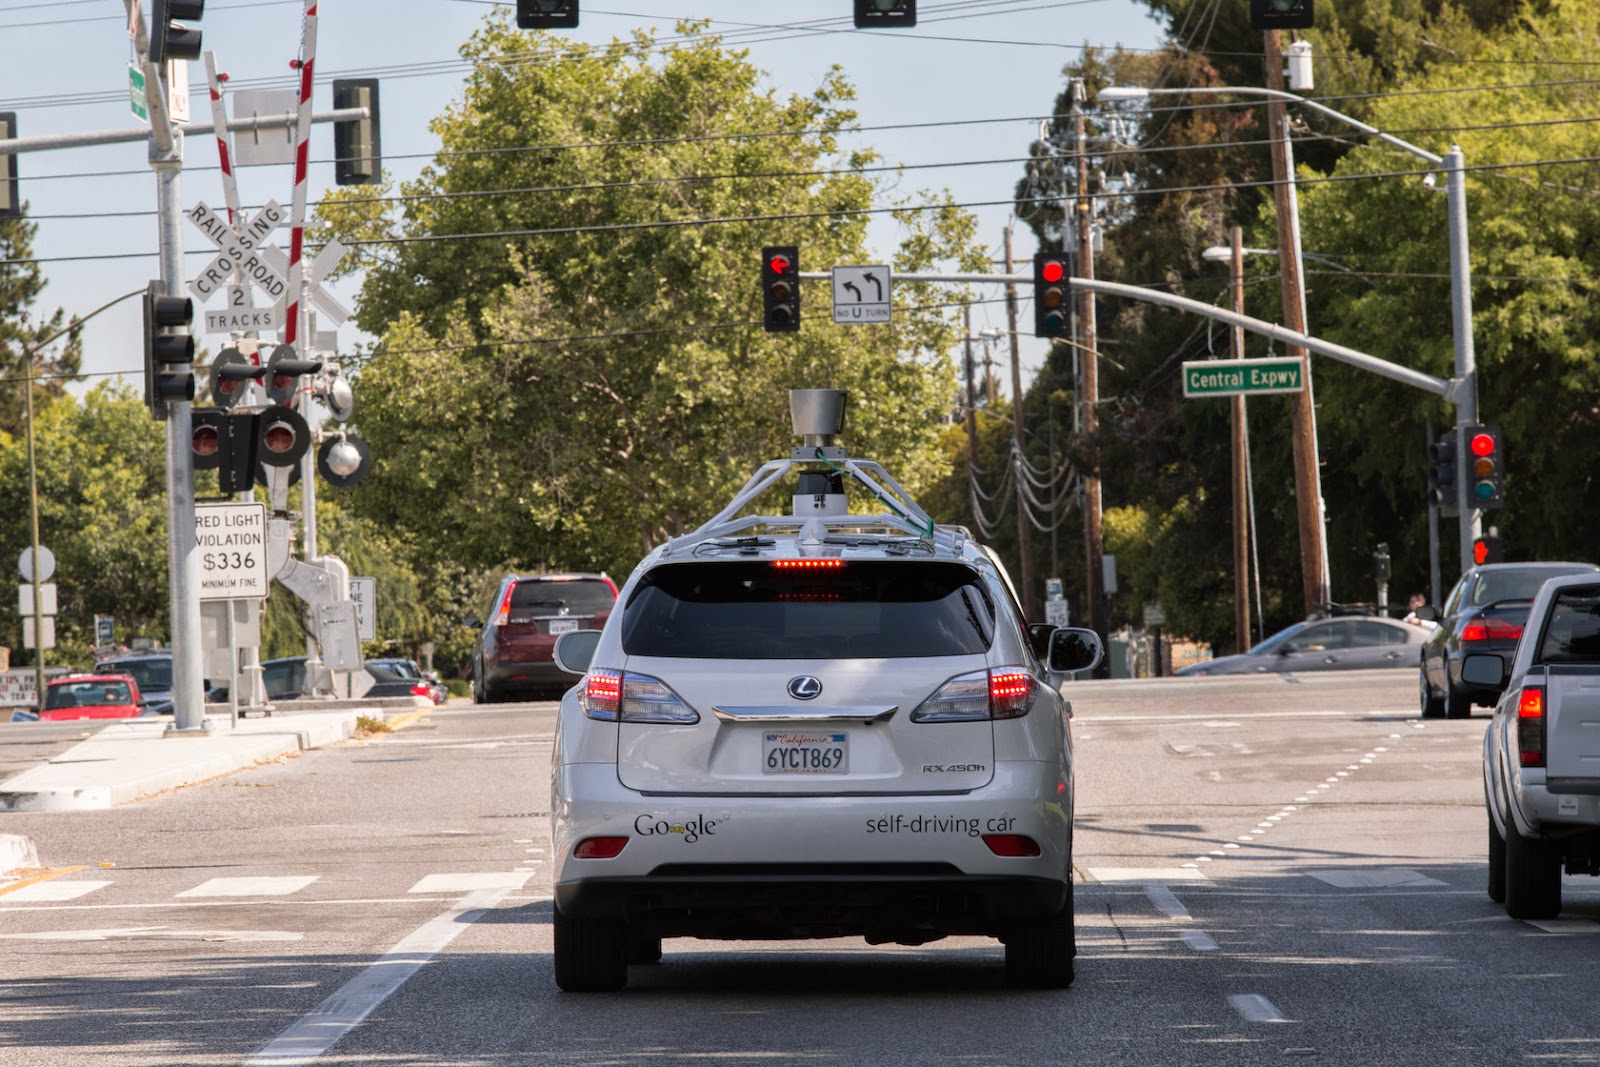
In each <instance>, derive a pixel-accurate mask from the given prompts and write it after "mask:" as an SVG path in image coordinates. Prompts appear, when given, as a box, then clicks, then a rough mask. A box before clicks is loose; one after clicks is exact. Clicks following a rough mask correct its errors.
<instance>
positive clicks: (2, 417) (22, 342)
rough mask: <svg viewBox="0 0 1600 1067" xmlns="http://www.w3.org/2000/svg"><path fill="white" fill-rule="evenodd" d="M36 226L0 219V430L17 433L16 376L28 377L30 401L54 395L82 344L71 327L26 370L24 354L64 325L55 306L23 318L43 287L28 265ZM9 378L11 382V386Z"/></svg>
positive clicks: (22, 405)
mask: <svg viewBox="0 0 1600 1067" xmlns="http://www.w3.org/2000/svg"><path fill="white" fill-rule="evenodd" d="M38 229H39V227H38V224H37V223H33V222H29V221H28V219H27V218H26V217H24V218H20V219H0V377H3V378H4V379H6V380H5V382H4V383H0V430H5V431H9V432H10V433H12V434H16V435H18V436H21V435H22V434H23V433H25V431H26V427H25V426H24V422H25V420H26V414H25V409H26V398H25V396H24V395H23V393H22V386H21V380H22V379H23V378H27V377H32V378H34V405H35V407H36V408H37V407H38V406H39V405H40V403H41V401H42V400H47V399H48V398H50V397H53V396H60V395H61V394H62V393H63V392H65V391H66V386H67V381H68V380H69V379H70V378H71V377H72V376H73V375H75V374H77V372H78V367H79V365H80V363H81V361H82V346H81V344H80V339H79V336H78V332H77V330H76V329H74V330H72V331H70V332H69V333H68V334H67V337H66V342H65V344H62V345H58V346H52V347H50V348H46V349H44V350H42V351H40V352H38V353H36V354H35V355H34V357H33V362H32V367H31V370H32V374H31V375H30V374H29V370H30V368H29V365H28V358H27V356H28V352H29V350H30V349H35V348H39V347H40V342H42V341H43V340H44V339H45V338H47V337H49V336H50V335H51V334H54V333H57V332H58V331H60V330H61V328H62V327H63V326H65V325H67V319H66V312H64V311H62V310H61V309H60V308H57V309H56V311H55V313H54V314H53V315H51V316H50V318H48V319H45V320H42V321H40V322H38V323H30V322H29V321H28V313H29V311H30V310H31V309H32V308H33V306H34V304H35V303H36V302H37V301H38V299H39V295H40V293H42V292H43V291H44V287H45V280H44V272H43V271H42V270H41V269H40V268H39V264H37V263H30V262H28V260H29V259H30V258H31V257H32V256H33V237H34V234H35V233H36V232H38ZM13 382H15V383H17V384H15V385H13V384H12V383H13Z"/></svg>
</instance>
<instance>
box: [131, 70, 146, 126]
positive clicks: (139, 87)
mask: <svg viewBox="0 0 1600 1067" xmlns="http://www.w3.org/2000/svg"><path fill="white" fill-rule="evenodd" d="M128 103H129V104H131V105H132V106H133V113H134V114H135V115H138V116H139V117H140V118H141V119H144V120H145V121H146V122H149V121H150V105H149V104H148V103H146V101H145V95H144V72H143V71H141V70H140V69H139V68H138V67H135V66H131V65H130V66H129V67H128Z"/></svg>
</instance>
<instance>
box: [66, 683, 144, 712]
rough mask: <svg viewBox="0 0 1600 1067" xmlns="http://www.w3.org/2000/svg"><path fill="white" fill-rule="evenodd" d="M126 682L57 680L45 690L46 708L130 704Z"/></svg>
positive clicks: (131, 696) (130, 696)
mask: <svg viewBox="0 0 1600 1067" xmlns="http://www.w3.org/2000/svg"><path fill="white" fill-rule="evenodd" d="M132 703H133V694H132V693H130V692H129V691H128V683H127V682H57V683H56V684H55V685H52V686H51V687H50V688H49V689H47V690H45V694H44V706H45V707H46V708H93V707H99V706H100V705H102V704H132Z"/></svg>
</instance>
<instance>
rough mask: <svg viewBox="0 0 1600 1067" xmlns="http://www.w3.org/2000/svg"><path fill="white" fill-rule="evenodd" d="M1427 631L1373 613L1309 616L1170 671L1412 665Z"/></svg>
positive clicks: (1287, 670)
mask: <svg viewBox="0 0 1600 1067" xmlns="http://www.w3.org/2000/svg"><path fill="white" fill-rule="evenodd" d="M1426 636H1427V635H1426V634H1425V633H1424V632H1423V630H1422V628H1421V627H1418V626H1412V625H1409V624H1408V623H1404V622H1400V621H1399V620H1397V619H1387V618H1382V617H1380V616H1375V615H1372V616H1369V615H1347V616H1342V617H1338V618H1331V619H1307V620H1306V621H1304V622H1297V623H1295V624H1294V625H1293V626H1290V627H1288V628H1287V629H1283V630H1279V631H1278V632H1277V633H1275V634H1273V635H1272V636H1271V637H1269V638H1267V639H1266V640H1265V641H1262V642H1261V643H1260V644H1259V645H1256V646H1255V647H1254V648H1252V649H1250V650H1249V651H1248V652H1241V653H1239V654H1238V655H1236V656H1219V657H1217V658H1216V659H1208V660H1201V661H1200V662H1199V663H1191V664H1189V665H1188V666H1187V667H1180V668H1178V669H1177V670H1176V671H1173V672H1172V673H1173V674H1175V675H1178V676H1180V677H1192V676H1195V675H1204V674H1289V673H1292V672H1298V671H1358V670H1367V669H1370V668H1374V667H1415V666H1416V665H1417V652H1418V650H1419V649H1420V648H1421V647H1422V639H1423V638H1424V637H1426Z"/></svg>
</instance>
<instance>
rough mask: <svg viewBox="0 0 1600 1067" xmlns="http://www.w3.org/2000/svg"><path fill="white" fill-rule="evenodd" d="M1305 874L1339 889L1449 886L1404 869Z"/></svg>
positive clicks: (1392, 868)
mask: <svg viewBox="0 0 1600 1067" xmlns="http://www.w3.org/2000/svg"><path fill="white" fill-rule="evenodd" d="M1304 873H1305V874H1308V875H1310V876H1311V877H1312V878H1315V879H1317V880H1318V881H1319V882H1326V883H1328V884H1329V885H1331V886H1334V887H1336V888H1338V889H1384V888H1387V887H1389V886H1408V887H1409V886H1424V885H1449V883H1448V882H1441V881H1439V879H1437V878H1429V877H1428V876H1427V875H1425V874H1418V873H1417V872H1416V871H1413V870H1408V869H1407V868H1404V867H1382V868H1378V869H1372V868H1368V869H1366V870H1337V869H1335V870H1319V871H1305V872H1304Z"/></svg>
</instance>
